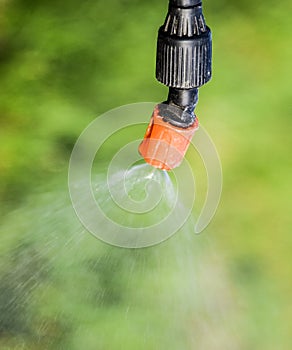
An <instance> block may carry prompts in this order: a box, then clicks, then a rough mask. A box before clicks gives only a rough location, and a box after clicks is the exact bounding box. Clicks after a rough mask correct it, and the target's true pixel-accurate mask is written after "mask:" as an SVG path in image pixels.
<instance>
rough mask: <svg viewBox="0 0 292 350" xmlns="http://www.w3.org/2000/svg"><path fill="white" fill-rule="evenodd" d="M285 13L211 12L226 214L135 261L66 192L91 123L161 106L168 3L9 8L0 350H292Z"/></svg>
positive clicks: (247, 7) (212, 105) (208, 115)
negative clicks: (158, 61)
mask: <svg viewBox="0 0 292 350" xmlns="http://www.w3.org/2000/svg"><path fill="white" fill-rule="evenodd" d="M289 5H290V2H288V0H286V1H281V2H280V3H275V2H274V1H273V2H272V1H271V0H269V1H263V0H259V1H257V2H250V1H244V0H241V1H232V2H231V1H208V0H206V1H204V7H205V13H206V18H207V20H208V24H209V25H210V26H211V28H212V29H213V39H214V75H213V80H212V81H211V82H210V83H209V84H208V85H207V86H206V87H204V88H203V89H202V90H201V93H200V103H199V106H198V115H199V117H200V121H201V122H202V124H203V125H204V126H205V127H206V128H207V130H208V132H209V133H210V134H211V136H212V138H213V139H214V141H215V143H216V146H217V148H218V151H219V154H220V156H221V158H222V164H223V170H224V191H223V196H222V202H221V204H220V207H219V210H218V213H217V215H216V218H215V220H214V221H213V223H212V224H211V225H210V227H209V228H208V230H207V231H206V232H205V233H204V237H206V238H204V237H197V238H196V237H190V238H186V235H185V233H186V232H182V234H178V235H177V236H175V237H174V238H173V239H172V240H170V241H169V242H167V243H165V244H163V245H161V246H159V247H156V248H153V249H146V250H141V251H139V252H135V251H128V250H119V249H115V248H110V247H107V246H106V245H104V244H102V243H100V242H98V241H97V240H96V239H94V238H93V237H91V236H90V235H89V234H88V233H83V229H82V227H80V224H79V223H78V221H77V219H76V217H75V215H74V213H73V209H71V207H70V203H69V200H68V195H67V193H65V191H66V190H64V189H65V188H66V186H67V184H66V182H67V166H68V160H69V157H70V153H71V149H72V147H73V145H74V142H75V140H76V138H77V137H78V135H79V134H80V132H81V131H82V130H83V128H84V127H85V126H86V125H87V124H88V123H89V122H90V121H91V120H92V119H94V118H95V117H96V116H97V115H99V114H101V113H103V112H105V111H107V110H109V109H111V108H114V107H117V106H119V105H122V104H126V103H132V102H140V101H160V100H162V99H164V98H165V95H166V89H165V88H164V87H162V86H161V85H160V84H158V83H156V82H155V80H154V65H155V40H156V33H157V28H158V27H159V25H160V24H161V23H162V21H163V17H164V14H165V11H166V8H167V1H154V0H147V1H141V0H139V1H138V0H131V1H130V0H123V1H121V0H109V1H108V2H104V1H76V0H73V1H66V0H65V1H57V0H51V1H46V0H42V1H31V0H6V1H0V87H1V88H0V89H1V94H0V139H1V157H0V206H1V214H0V215H1V226H0V227H1V245H0V253H1V254H0V255H1V265H0V348H1V349H7V350H8V349H29V350H35V349H49V350H50V349H54V350H55V349H66V350H67V349H70V350H71V349H72V350H75V349H76V350H79V349H94V350H96V349H111V350H115V349H121V348H124V349H142V350H143V349H147V350H149V349H150V350H151V349H157V348H159V349H170V350H172V349H174V350H177V349H198V350H200V349H208V350H209V349H216V350H220V349H224V350H225V349H229V348H230V349H244V350H247V349H265V350H274V349H283V350H286V349H287V350H288V349H290V348H291V344H290V333H289V332H290V329H289V325H290V324H291V322H292V320H291V314H290V312H289V307H288V306H289V303H290V292H289V291H290V290H291V274H292V271H291V248H290V247H291V227H292V222H291V215H290V208H291V203H290V202H291V200H290V199H291V186H290V183H289V180H290V177H291V176H290V172H291V155H290V149H291V126H292V123H291V107H290V105H291V102H290V101H291V87H290V85H291V73H289V70H288V67H289V66H290V62H291V54H292V49H291V45H290V44H289V43H288V36H289V31H290V22H291V18H290V17H291V16H290V12H289V11H288V8H289ZM149 117H150V116H149ZM130 132H131V131H129V135H130ZM103 157H104V158H106V157H107V151H106V150H105V152H104V155H103ZM186 231H187V230H186ZM214 233H215V234H214ZM213 246H214V248H212V247H213ZM2 253H3V254H2ZM2 257H3V258H2ZM194 276H195V277H194ZM211 335H212V336H211ZM214 339H215V340H214ZM121 344H122V345H121Z"/></svg>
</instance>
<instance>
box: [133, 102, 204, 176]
mask: <svg viewBox="0 0 292 350" xmlns="http://www.w3.org/2000/svg"><path fill="white" fill-rule="evenodd" d="M160 106H162V105H158V106H156V107H155V109H154V112H153V115H152V117H151V120H150V124H149V126H148V128H147V131H146V134H145V136H144V140H143V141H142V143H141V144H140V146H139V152H140V154H141V155H142V157H143V158H144V159H145V161H146V162H147V163H149V164H150V165H152V166H154V167H156V168H159V169H162V170H172V169H174V168H176V167H178V166H179V165H180V164H181V162H182V160H183V158H184V156H185V154H186V152H187V149H188V147H189V144H190V142H191V139H192V137H193V135H194V133H195V131H196V130H197V129H198V127H199V122H198V119H197V118H196V119H195V120H194V123H193V124H192V125H191V126H189V127H187V128H181V127H178V126H174V125H172V124H170V123H169V122H167V118H165V116H164V115H162V113H161V110H160Z"/></svg>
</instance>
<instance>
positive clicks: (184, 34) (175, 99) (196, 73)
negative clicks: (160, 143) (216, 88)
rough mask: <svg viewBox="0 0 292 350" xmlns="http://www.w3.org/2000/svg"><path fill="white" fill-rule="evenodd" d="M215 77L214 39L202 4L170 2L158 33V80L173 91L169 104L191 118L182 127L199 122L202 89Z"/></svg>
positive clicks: (183, 0)
mask: <svg viewBox="0 0 292 350" xmlns="http://www.w3.org/2000/svg"><path fill="white" fill-rule="evenodd" d="M211 76H212V35H211V30H210V28H209V27H207V25H206V22H205V18H204V16H203V12H202V2H201V0H170V1H169V9H168V13H167V16H166V20H165V22H164V25H163V26H162V27H161V28H160V29H159V32H158V40H157V57H156V78H157V80H158V81H159V82H161V83H162V84H164V85H166V86H168V87H169V88H170V91H169V96H168V100H167V102H166V103H168V104H174V105H176V106H178V107H180V108H181V110H182V114H183V112H186V111H187V112H188V113H190V114H191V118H187V121H186V120H185V119H186V118H182V123H181V125H180V126H181V127H184V128H185V127H188V126H190V123H191V124H192V123H193V122H194V121H195V118H196V116H195V114H194V109H195V107H196V104H197V102H198V88H199V87H201V86H202V85H204V84H206V83H207V82H208V81H209V80H210V79H211ZM183 119H184V120H183ZM169 122H170V123H171V118H170V120H169ZM175 124H176V125H177V118H176V122H175Z"/></svg>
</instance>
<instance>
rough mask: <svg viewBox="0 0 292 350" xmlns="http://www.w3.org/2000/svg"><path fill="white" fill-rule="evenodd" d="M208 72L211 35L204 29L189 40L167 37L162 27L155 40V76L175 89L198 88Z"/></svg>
mask: <svg viewBox="0 0 292 350" xmlns="http://www.w3.org/2000/svg"><path fill="white" fill-rule="evenodd" d="M211 75H212V36H211V31H210V29H209V28H208V27H206V32H205V33H203V34H201V35H199V36H195V37H193V38H191V39H188V38H178V37H176V36H169V35H167V34H166V33H165V32H163V30H162V29H160V31H159V35H158V43H157V61H156V78H157V80H158V81H160V82H161V83H163V84H165V85H167V86H169V87H174V88H178V89H191V88H198V87H200V86H202V85H204V84H206V83H207V82H208V81H209V80H210V79H211Z"/></svg>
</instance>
